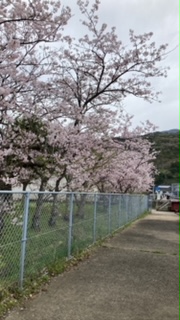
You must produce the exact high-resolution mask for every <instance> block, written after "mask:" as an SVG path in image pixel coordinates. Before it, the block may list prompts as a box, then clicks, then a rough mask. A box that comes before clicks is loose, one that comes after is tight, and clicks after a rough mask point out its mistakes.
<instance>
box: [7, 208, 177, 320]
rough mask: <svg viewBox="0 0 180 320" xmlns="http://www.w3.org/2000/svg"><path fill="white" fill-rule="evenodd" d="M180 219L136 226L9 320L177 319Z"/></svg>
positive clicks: (165, 217) (158, 217)
mask: <svg viewBox="0 0 180 320" xmlns="http://www.w3.org/2000/svg"><path fill="white" fill-rule="evenodd" d="M178 218H179V217H178V216H177V215H175V214H173V213H165V212H164V213H163V212H161V213H160V212H154V213H153V214H151V215H149V216H147V217H146V218H145V219H143V220H140V221H138V222H136V223H134V224H133V225H132V226H131V227H129V228H128V229H126V230H124V231H123V232H120V233H119V234H117V235H116V236H115V237H114V238H113V239H111V240H108V241H107V242H106V243H104V245H103V246H102V247H101V248H98V249H97V251H96V252H95V253H94V254H93V255H92V256H91V258H90V259H89V260H86V261H84V262H82V263H80V264H79V266H78V267H77V268H75V269H73V270H71V271H69V272H65V273H64V274H61V275H60V276H58V277H56V278H54V279H52V281H51V284H50V285H49V286H48V290H47V292H42V293H41V294H39V295H38V296H36V297H35V298H34V299H32V300H31V301H28V302H27V303H26V306H25V308H24V310H22V311H21V310H19V309H17V310H14V311H11V312H10V314H9V315H8V316H7V317H6V320H34V319H35V320H178V319H179V312H178V309H179V261H178V260H179V259H178V255H179V225H178Z"/></svg>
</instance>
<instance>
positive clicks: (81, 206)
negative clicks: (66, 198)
mask: <svg viewBox="0 0 180 320" xmlns="http://www.w3.org/2000/svg"><path fill="white" fill-rule="evenodd" d="M86 197H87V195H86V194H81V195H80V199H79V200H78V199H77V198H76V196H75V201H76V205H77V210H76V214H75V215H76V217H79V218H81V219H84V215H85V210H84V206H85V204H86Z"/></svg>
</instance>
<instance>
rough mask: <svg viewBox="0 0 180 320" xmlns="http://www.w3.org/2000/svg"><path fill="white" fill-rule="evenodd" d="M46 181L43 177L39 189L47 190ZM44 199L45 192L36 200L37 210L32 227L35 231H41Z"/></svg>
mask: <svg viewBox="0 0 180 320" xmlns="http://www.w3.org/2000/svg"><path fill="white" fill-rule="evenodd" d="M46 183H47V180H45V179H42V181H41V185H40V189H39V191H44V190H45V185H46ZM43 200H44V194H43V193H39V194H38V199H37V202H36V210H35V213H34V216H33V219H32V229H34V230H35V231H40V217H41V211H42V207H43Z"/></svg>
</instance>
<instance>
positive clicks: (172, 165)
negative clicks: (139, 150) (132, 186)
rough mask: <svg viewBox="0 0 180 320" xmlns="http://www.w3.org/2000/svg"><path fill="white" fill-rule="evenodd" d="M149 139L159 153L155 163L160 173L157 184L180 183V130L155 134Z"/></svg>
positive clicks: (149, 136)
mask: <svg viewBox="0 0 180 320" xmlns="http://www.w3.org/2000/svg"><path fill="white" fill-rule="evenodd" d="M147 137H148V139H149V140H150V141H151V142H154V147H155V149H156V150H157V151H158V152H159V154H158V156H157V159H156V161H155V164H156V167H157V169H158V171H159V175H158V176H157V177H156V181H155V184H156V185H158V184H172V183H179V130H170V131H164V132H155V133H152V134H149V135H148V136H147Z"/></svg>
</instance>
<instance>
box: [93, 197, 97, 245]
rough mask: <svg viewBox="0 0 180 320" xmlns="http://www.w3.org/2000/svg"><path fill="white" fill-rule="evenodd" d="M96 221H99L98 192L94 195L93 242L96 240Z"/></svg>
mask: <svg viewBox="0 0 180 320" xmlns="http://www.w3.org/2000/svg"><path fill="white" fill-rule="evenodd" d="M96 222H97V194H95V195H94V224H93V242H96Z"/></svg>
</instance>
